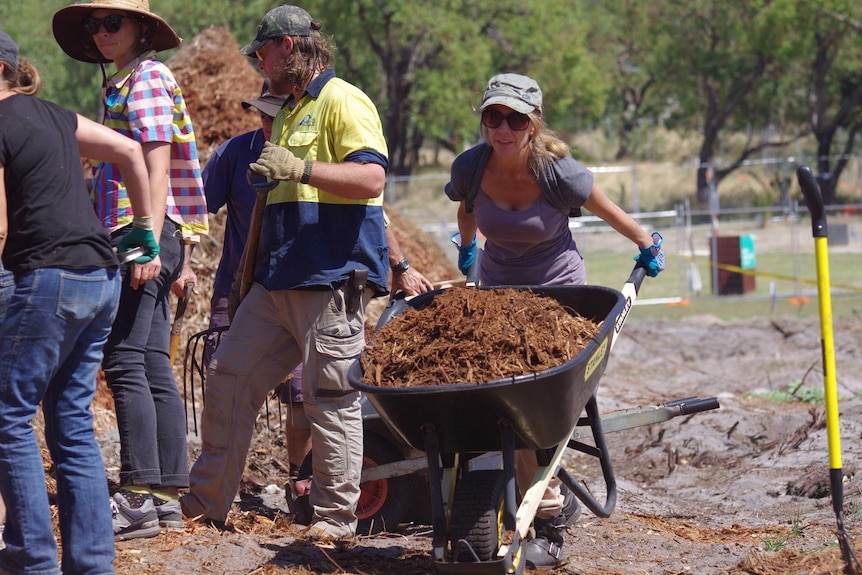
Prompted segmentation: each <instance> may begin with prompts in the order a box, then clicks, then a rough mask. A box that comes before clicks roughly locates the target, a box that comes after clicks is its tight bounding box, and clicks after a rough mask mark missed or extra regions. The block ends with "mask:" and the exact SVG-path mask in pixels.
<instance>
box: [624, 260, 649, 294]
mask: <svg viewBox="0 0 862 575" xmlns="http://www.w3.org/2000/svg"><path fill="white" fill-rule="evenodd" d="M646 277H647V270H646V267H645V266H644V265H643V264H642V263H640V262H638V263H636V264H635V267H634V268H633V269H632V273H631V274H630V275H629V279H627V280H626V283H627V284H632V285H633V286H634V288H635V293H638V292H640V290H641V284H642V283H644V279H645V278H646Z"/></svg>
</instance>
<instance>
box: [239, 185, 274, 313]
mask: <svg viewBox="0 0 862 575" xmlns="http://www.w3.org/2000/svg"><path fill="white" fill-rule="evenodd" d="M266 194H267V192H258V193H257V197H256V198H255V200H254V209H253V210H252V212H251V224H250V226H249V230H248V237H247V238H246V239H245V246H244V247H243V250H242V260H241V261H242V276H241V280H240V284H239V301H242V300H243V299H244V298H245V296H246V294H247V293H248V290H250V289H251V284H252V282H253V281H254V270H255V268H256V267H257V266H256V265H255V263H257V249H258V247H259V246H260V228H261V226H262V224H263V212H264V209H265V208H266Z"/></svg>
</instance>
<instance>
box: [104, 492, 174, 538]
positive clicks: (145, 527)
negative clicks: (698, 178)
mask: <svg viewBox="0 0 862 575" xmlns="http://www.w3.org/2000/svg"><path fill="white" fill-rule="evenodd" d="M138 502H141V503H140V504H139V505H138V507H132V503H138ZM111 513H112V515H113V522H114V540H115V541H123V540H125V539H137V538H139V537H155V536H156V535H158V534H159V532H160V531H161V530H162V528H161V527H159V515H158V513H156V506H155V505H153V498H152V497H151V496H149V495H144V494H140V493H132V492H130V491H125V490H120V491H118V492H117V493H114V497H113V498H112V499H111Z"/></svg>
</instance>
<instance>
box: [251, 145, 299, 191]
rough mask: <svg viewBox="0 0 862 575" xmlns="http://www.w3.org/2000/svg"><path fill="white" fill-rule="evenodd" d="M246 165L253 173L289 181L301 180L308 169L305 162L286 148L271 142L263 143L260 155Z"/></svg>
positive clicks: (271, 178)
mask: <svg viewBox="0 0 862 575" xmlns="http://www.w3.org/2000/svg"><path fill="white" fill-rule="evenodd" d="M309 163H310V162H309ZM248 167H249V169H250V170H251V171H252V172H254V173H255V174H258V175H260V176H266V177H267V178H269V179H270V180H288V181H291V182H299V181H301V180H302V179H303V178H302V176H303V174H304V173H305V171H306V170H307V169H308V166H306V162H304V161H302V160H300V159H299V158H297V157H296V156H294V155H293V153H292V152H291V151H290V150H288V149H287V148H282V147H281V146H279V145H277V144H273V143H272V142H264V143H263V150H262V151H261V153H260V157H259V158H258V159H257V161H256V162H254V163H252V164H249V166H248ZM309 172H310V170H309ZM309 175H310V174H309ZM306 182H307V179H306Z"/></svg>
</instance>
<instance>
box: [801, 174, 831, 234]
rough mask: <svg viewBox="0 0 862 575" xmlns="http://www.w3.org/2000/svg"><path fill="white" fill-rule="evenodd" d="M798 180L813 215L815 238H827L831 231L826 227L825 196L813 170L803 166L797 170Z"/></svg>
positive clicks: (812, 222) (812, 224)
mask: <svg viewBox="0 0 862 575" xmlns="http://www.w3.org/2000/svg"><path fill="white" fill-rule="evenodd" d="M796 179H797V180H799V187H801V188H802V195H803V196H805V203H806V204H807V205H808V211H809V212H810V213H811V233H812V235H813V236H814V237H815V238H825V237H827V236H828V235H829V234H828V232H829V230H828V229H827V227H826V213H825V210H824V209H823V196H822V195H821V194H820V186H818V185H817V178H815V177H814V174H813V173H811V168H809V167H808V166H804V165H803V166H799V167H798V168H796Z"/></svg>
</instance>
